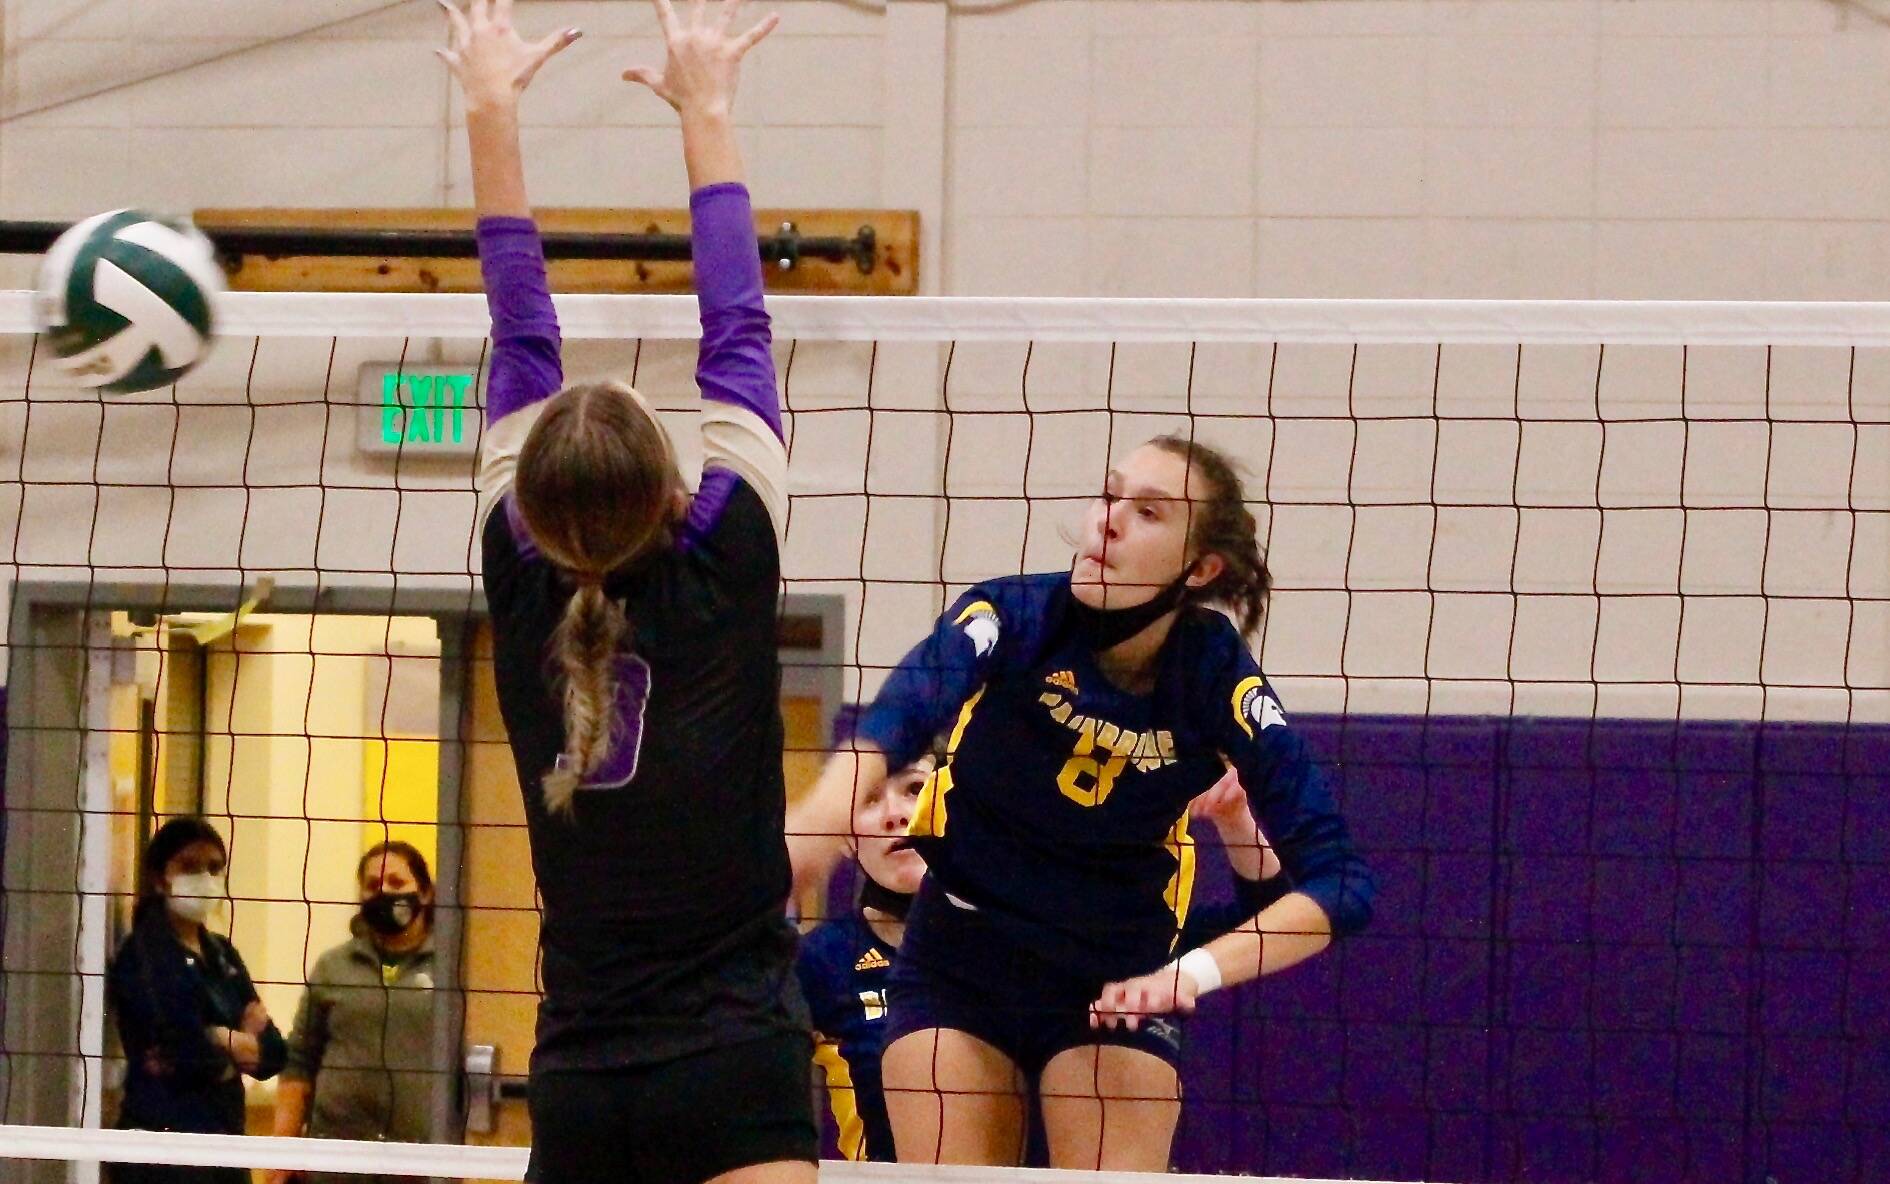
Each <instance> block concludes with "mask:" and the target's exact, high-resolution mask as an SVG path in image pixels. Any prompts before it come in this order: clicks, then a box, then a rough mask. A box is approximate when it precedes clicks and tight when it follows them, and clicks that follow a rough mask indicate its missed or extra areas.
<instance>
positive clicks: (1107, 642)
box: [1070, 563, 1194, 650]
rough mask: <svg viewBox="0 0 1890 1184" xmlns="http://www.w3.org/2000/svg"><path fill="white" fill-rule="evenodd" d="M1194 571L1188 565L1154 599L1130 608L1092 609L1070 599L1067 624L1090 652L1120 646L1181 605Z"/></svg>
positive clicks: (1192, 566) (1191, 566)
mask: <svg viewBox="0 0 1890 1184" xmlns="http://www.w3.org/2000/svg"><path fill="white" fill-rule="evenodd" d="M1193 571H1194V565H1193V564H1192V563H1191V564H1189V565H1188V566H1187V567H1185V568H1183V569H1182V572H1181V574H1180V575H1178V576H1176V577H1175V582H1174V583H1172V584H1170V585H1168V586H1167V587H1166V588H1163V589H1162V590H1161V591H1160V592H1157V593H1156V594H1155V596H1154V599H1152V600H1150V601H1149V602H1148V603H1147V604H1138V605H1136V606H1134V607H1133V608H1113V609H1100V608H1091V607H1089V606H1088V605H1087V604H1084V603H1083V602H1082V601H1080V600H1078V599H1076V598H1075V597H1074V596H1072V597H1071V598H1070V621H1071V622H1072V623H1073V624H1074V625H1075V626H1076V632H1077V635H1078V636H1080V637H1081V638H1082V639H1083V641H1084V643H1085V644H1086V645H1088V646H1089V648H1090V649H1092V650H1106V649H1108V648H1110V647H1111V646H1114V645H1120V644H1121V643H1122V642H1125V641H1127V640H1129V639H1130V638H1131V637H1134V636H1135V635H1136V634H1138V633H1140V632H1141V631H1142V630H1144V629H1146V628H1148V627H1149V626H1150V625H1153V624H1154V623H1155V622H1156V621H1158V620H1160V619H1161V618H1162V616H1163V615H1164V614H1166V613H1169V612H1172V611H1173V610H1174V609H1175V608H1176V607H1177V606H1178V605H1180V604H1181V599H1182V597H1184V596H1186V595H1187V594H1188V576H1189V574H1190V573H1191V572H1193Z"/></svg>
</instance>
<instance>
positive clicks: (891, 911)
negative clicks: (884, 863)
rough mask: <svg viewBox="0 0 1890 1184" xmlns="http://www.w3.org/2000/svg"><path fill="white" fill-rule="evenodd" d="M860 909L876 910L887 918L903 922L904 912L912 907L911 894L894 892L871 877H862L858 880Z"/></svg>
mask: <svg viewBox="0 0 1890 1184" xmlns="http://www.w3.org/2000/svg"><path fill="white" fill-rule="evenodd" d="M860 907H861V908H863V909H878V910H879V911H880V912H882V913H885V914H886V915H887V916H889V917H893V918H896V919H898V920H900V921H903V920H905V919H906V911H907V910H908V909H910V908H911V907H912V893H910V892H894V891H893V890H892V889H891V888H888V887H886V885H884V884H882V883H880V882H879V881H878V880H875V879H874V878H873V877H871V876H866V875H863V876H862V877H861V879H860Z"/></svg>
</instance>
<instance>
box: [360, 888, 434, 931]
mask: <svg viewBox="0 0 1890 1184" xmlns="http://www.w3.org/2000/svg"><path fill="white" fill-rule="evenodd" d="M419 915H420V894H419V893H418V892H376V893H375V894H374V895H373V896H370V897H368V898H367V899H366V900H364V901H362V902H361V919H362V920H363V921H366V922H367V924H368V928H369V929H372V930H373V931H374V932H376V933H378V934H380V935H381V936H382V937H393V936H394V935H395V934H398V933H404V932H405V931H406V929H407V926H409V925H411V924H413V919H414V918H415V917H418V916H419Z"/></svg>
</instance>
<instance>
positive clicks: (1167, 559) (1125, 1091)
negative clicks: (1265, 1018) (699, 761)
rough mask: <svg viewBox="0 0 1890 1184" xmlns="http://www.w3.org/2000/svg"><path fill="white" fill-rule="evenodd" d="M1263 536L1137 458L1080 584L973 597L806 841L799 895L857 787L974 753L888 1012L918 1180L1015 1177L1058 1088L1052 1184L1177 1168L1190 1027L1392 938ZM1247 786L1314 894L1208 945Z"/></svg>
mask: <svg viewBox="0 0 1890 1184" xmlns="http://www.w3.org/2000/svg"><path fill="white" fill-rule="evenodd" d="M1254 531H1255V528H1254V522H1253V517H1252V515H1251V514H1250V513H1249V512H1248V511H1247V509H1246V507H1245V498H1244V493H1243V491H1242V489H1241V484H1240V480H1239V478H1238V475H1237V474H1236V472H1235V471H1234V469H1233V467H1232V466H1231V464H1229V463H1228V461H1227V460H1226V459H1225V458H1224V457H1222V456H1221V455H1220V454H1219V453H1217V452H1215V451H1214V450H1212V449H1209V448H1207V447H1204V446H1202V445H1200V444H1198V443H1195V442H1193V441H1190V440H1185V439H1181V438H1177V437H1162V438H1159V439H1157V440H1154V441H1151V442H1150V443H1148V444H1146V445H1144V446H1143V447H1141V448H1138V449H1136V450H1135V451H1134V452H1132V453H1130V454H1129V455H1128V456H1127V457H1124V458H1123V459H1122V460H1121V461H1120V462H1119V463H1118V464H1117V466H1116V467H1115V468H1114V469H1112V470H1111V471H1110V473H1109V475H1108V478H1107V483H1106V486H1105V492H1104V494H1103V496H1102V497H1101V498H1099V499H1098V501H1097V502H1096V503H1095V506H1094V508H1093V509H1092V510H1091V512H1090V513H1089V514H1088V516H1087V518H1086V520H1085V524H1084V528H1083V538H1082V545H1081V552H1080V553H1079V555H1078V556H1077V558H1076V561H1075V563H1074V564H1073V566H1072V569H1071V570H1070V571H1069V572H1057V573H1052V574H1045V575H1030V576H1017V577H1010V578H1005V579H998V580H992V581H989V582H987V583H984V584H980V585H978V586H976V587H974V588H972V589H971V590H970V591H969V592H967V593H966V594H965V595H964V596H962V597H960V598H959V599H958V601H957V602H956V603H955V604H953V605H952V606H951V608H949V609H948V610H947V611H946V613H945V615H944V616H943V617H941V618H940V619H939V622H938V625H937V628H936V629H935V630H934V631H933V634H932V636H931V637H929V638H928V639H926V640H925V641H923V642H921V643H920V644H919V645H918V646H916V647H915V648H914V649H913V650H912V652H911V653H909V654H907V655H906V657H905V658H904V659H903V660H902V661H901V663H900V665H899V667H898V668H897V669H896V670H895V671H894V672H893V673H892V674H891V675H890V676H889V677H888V679H887V681H886V683H885V685H884V687H883V688H882V689H881V691H880V694H879V695H878V697H877V699H876V700H875V701H874V703H873V705H872V707H871V708H870V709H869V710H868V711H867V713H866V715H865V717H864V718H863V720H862V721H861V725H860V729H859V735H860V737H861V740H862V744H861V745H860V747H861V748H862V750H863V751H861V752H860V753H859V754H857V755H854V754H842V755H841V756H838V757H836V758H835V759H834V760H833V761H831V762H830V763H829V765H828V768H827V770H826V771H825V772H824V773H823V774H822V778H821V782H820V784H819V785H818V786H817V787H816V789H815V791H814V792H813V793H812V794H811V795H810V796H809V798H808V799H807V801H806V802H805V803H804V804H803V806H802V807H801V808H800V809H799V810H797V811H796V814H795V815H794V816H793V817H792V818H791V819H790V823H789V835H790V845H791V847H792V849H793V851H794V857H795V868H796V874H797V876H799V877H805V878H808V879H813V880H817V879H818V878H820V877H821V876H823V875H824V874H825V871H826V869H827V868H828V867H830V866H831V863H832V861H833V860H834V859H835V858H836V857H837V853H838V850H839V847H840V845H841V843H842V841H843V840H842V839H841V838H839V837H836V836H843V835H844V834H845V833H846V832H847V831H848V829H849V823H848V817H849V813H850V807H851V803H852V800H853V797H854V794H855V793H856V791H857V789H858V788H859V787H861V786H864V785H871V784H873V783H874V782H875V781H877V780H878V779H880V778H881V777H883V776H884V775H885V771H886V769H887V768H889V767H891V768H897V767H899V766H901V765H903V764H904V763H906V762H907V761H908V760H910V759H911V758H912V757H913V756H914V755H915V754H916V753H917V752H918V751H920V749H921V748H922V747H923V746H924V744H925V743H926V741H927V739H928V738H929V737H931V736H932V735H933V734H934V733H935V732H936V731H937V730H939V729H940V728H941V727H944V728H947V729H949V741H948V744H947V746H946V747H947V751H946V759H945V762H944V763H943V765H941V767H940V768H939V769H938V770H937V771H936V772H935V773H934V774H933V776H932V777H931V778H930V779H929V780H928V782H927V785H926V788H925V792H924V794H923V795H922V798H921V801H920V802H919V804H918V809H917V811H916V814H915V816H914V818H913V823H912V834H913V838H914V846H915V848H916V849H917V850H918V851H919V852H920V854H921V855H923V856H924V858H925V861H926V865H927V868H928V873H927V876H926V878H925V882H924V886H923V887H922V888H921V890H920V892H919V895H918V898H917V900H916V901H915V902H914V904H913V907H912V911H911V914H910V916H909V918H908V921H907V931H906V939H905V942H904V944H903V946H902V948H901V951H900V958H899V959H898V961H897V962H896V963H895V964H894V967H893V972H892V979H891V983H890V989H889V995H888V1024H889V1026H888V1031H887V1048H886V1053H885V1057H884V1061H883V1075H884V1084H885V1088H886V1092H887V1109H888V1113H889V1116H890V1118H891V1122H892V1127H893V1136H894V1141H895V1143H896V1145H897V1148H898V1152H899V1156H900V1158H901V1159H902V1160H910V1161H922V1162H958V1163H991V1164H1001V1163H1014V1162H1016V1159H1017V1155H1018V1151H1019V1148H1020V1146H1021V1132H1022V1130H1023V1126H1024V1115H1023V1111H1022V1105H1021V1101H1020V1097H1021V1093H1022V1089H1021V1086H1022V1084H1023V1083H1024V1082H1026V1081H1028V1080H1034V1081H1035V1082H1036V1084H1037V1087H1038V1090H1039V1092H1040V1093H1041V1096H1042V1100H1043V1111H1044V1124H1045V1128H1046V1133H1047V1136H1048V1140H1049V1147H1050V1158H1051V1162H1052V1166H1057V1167H1090V1168H1097V1167H1101V1168H1110V1169H1120V1170H1144V1171H1160V1170H1163V1169H1165V1168H1166V1167H1167V1163H1168V1153H1169V1146H1170V1143H1171V1142H1172V1139H1173V1134H1174V1127H1175V1121H1176V1118H1177V1117H1178V1115H1179V1110H1180V1087H1179V1079H1178V1077H1177V1074H1176V1071H1175V1061H1176V1058H1177V1056H1178V1053H1179V1029H1178V1027H1177V1025H1176V1024H1175V1023H1174V1022H1173V1020H1172V1019H1171V1017H1172V1016H1174V1015H1176V1014H1180V1013H1186V1012H1188V1011H1190V1010H1192V1008H1193V1006H1194V1001H1195V1000H1196V999H1197V998H1198V997H1199V996H1200V995H1202V994H1204V993H1206V992H1207V991H1211V990H1214V989H1216V988H1218V987H1220V986H1222V985H1231V984H1235V983H1240V982H1245V981H1247V980H1250V979H1253V978H1256V977H1258V976H1260V975H1263V974H1270V973H1274V972H1276V971H1279V970H1283V969H1285V968H1287V967H1289V966H1292V965H1294V964H1296V963H1298V962H1301V961H1303V960H1305V959H1306V958H1309V957H1311V956H1313V955H1314V954H1317V953H1318V952H1320V951H1321V950H1323V949H1324V948H1325V947H1326V946H1327V945H1328V944H1329V943H1330V942H1331V940H1332V939H1333V937H1334V936H1336V935H1340V934H1346V933H1351V932H1354V931H1356V930H1358V929H1359V928H1361V927H1363V926H1364V925H1365V924H1366V923H1367V921H1368V920H1369V918H1370V915H1371V899H1372V893H1373V883H1372V878H1371V875H1370V872H1369V871H1368V870H1367V869H1366V867H1365V865H1364V863H1363V862H1362V861H1361V860H1360V859H1359V857H1358V855H1357V854H1356V852H1355V851H1354V850H1353V847H1352V843H1351V839H1350V837H1349V835H1348V832H1347V830H1346V827H1345V823H1344V821H1343V820H1342V819H1341V818H1340V816H1339V814H1338V811H1337V809H1336V807H1335V805H1334V803H1333V800H1332V796H1331V794H1330V793H1329V791H1328V790H1327V788H1326V785H1325V783H1324V781H1323V779H1322V777H1321V775H1320V773H1319V771H1318V768H1317V766H1316V765H1315V764H1314V763H1313V760H1312V758H1311V755H1310V754H1309V753H1308V752H1307V751H1306V749H1305V746H1304V745H1303V743H1302V742H1301V741H1300V739H1299V737H1298V736H1297V735H1296V734H1295V733H1294V732H1293V730H1292V729H1291V727H1290V726H1289V725H1288V724H1287V722H1286V718H1285V714H1284V712H1283V710H1282V708H1281V706H1280V703H1279V699H1278V697H1277V695H1276V694H1275V693H1274V690H1273V688H1272V687H1271V686H1270V685H1269V684H1268V683H1267V682H1266V680H1265V678H1264V676H1263V675H1262V674H1261V672H1260V668H1259V666H1258V665H1257V664H1256V662H1255V661H1254V658H1253V656H1252V653H1251V651H1250V650H1249V648H1248V643H1247V637H1248V636H1250V635H1251V634H1252V633H1253V632H1254V631H1255V630H1256V629H1257V628H1258V626H1259V623H1260V619H1261V614H1262V612H1263V611H1264V605H1265V598H1266V594H1267V590H1268V586H1269V579H1268V575H1267V571H1266V566H1265V561H1264V559H1263V558H1262V556H1261V554H1260V551H1259V547H1258V545H1257V542H1256V540H1255V533H1254ZM1210 604H1220V605H1223V606H1225V607H1227V608H1228V609H1229V610H1231V612H1232V613H1233V616H1234V619H1235V620H1237V621H1238V625H1236V624H1235V623H1234V622H1233V621H1230V619H1229V618H1228V616H1225V615H1223V614H1222V613H1221V612H1218V611H1216V610H1215V609H1214V608H1211V607H1209V605H1210ZM1229 765H1231V766H1232V767H1233V769H1234V770H1235V771H1236V772H1237V773H1238V776H1239V779H1240V782H1241V784H1242V785H1243V786H1244V787H1245V788H1246V791H1247V793H1248V795H1249V797H1250V799H1251V802H1252V807H1253V811H1254V814H1255V815H1256V816H1257V818H1258V820H1259V823H1260V826H1261V828H1262V829H1263V830H1264V831H1265V833H1266V834H1267V835H1268V836H1269V837H1270V838H1271V840H1272V841H1273V844H1274V846H1275V849H1276V850H1277V852H1278V854H1279V858H1280V860H1281V862H1282V864H1283V865H1284V869H1285V871H1284V874H1285V876H1286V877H1287V880H1288V882H1289V883H1290V884H1291V886H1292V891H1291V892H1289V893H1287V894H1286V895H1284V896H1283V897H1281V898H1280V899H1279V900H1278V901H1275V902H1274V903H1272V904H1269V905H1267V906H1266V907H1265V908H1262V909H1259V910H1257V914H1256V915H1255V916H1254V917H1252V918H1250V919H1248V920H1246V921H1245V922H1244V923H1243V924H1242V925H1241V926H1239V927H1238V928H1237V929H1236V930H1235V931H1234V932H1232V933H1228V934H1225V935H1223V936H1220V937H1217V938H1215V939H1213V940H1212V941H1209V942H1208V943H1207V944H1206V945H1203V946H1193V947H1191V946H1190V945H1189V944H1188V943H1187V941H1186V940H1184V938H1185V937H1186V936H1187V934H1188V927H1187V922H1188V915H1189V912H1190V910H1191V905H1192V894H1193V887H1194V845H1193V839H1192V837H1191V836H1190V834H1189V831H1188V803H1189V802H1190V800H1192V799H1193V798H1194V797H1195V796H1196V795H1198V794H1200V793H1201V792H1202V791H1203V790H1205V789H1207V788H1208V787H1209V786H1211V785H1213V784H1214V783H1215V782H1216V781H1217V780H1218V779H1219V778H1220V777H1221V776H1222V775H1223V773H1224V771H1225V769H1226V767H1227V766H1229Z"/></svg>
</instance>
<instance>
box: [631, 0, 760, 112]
mask: <svg viewBox="0 0 1890 1184" xmlns="http://www.w3.org/2000/svg"><path fill="white" fill-rule="evenodd" d="M654 3H655V4H656V20H657V23H658V24H659V25H661V26H662V29H663V43H664V45H665V46H666V47H667V54H666V56H665V58H664V61H663V68H662V69H661V70H656V69H653V68H651V67H648V66H637V67H634V68H632V69H629V70H625V71H624V72H623V77H624V81H626V82H640V83H642V84H643V85H644V86H647V87H649V88H650V90H651V91H652V92H654V93H655V95H656V97H657V98H659V99H662V100H663V101H664V102H665V103H668V104H669V105H670V106H671V107H674V108H675V109H676V110H677V111H678V112H680V113H682V114H684V115H692V114H693V115H709V116H726V115H728V113H729V110H730V108H731V107H733V106H734V103H735V84H736V81H737V80H738V78H739V77H740V74H741V64H742V57H743V55H745V54H746V53H747V52H748V51H749V50H751V49H753V48H754V47H755V46H756V44H758V43H759V42H760V41H761V39H762V38H763V37H766V36H767V35H768V34H769V33H772V32H774V27H775V26H776V25H778V24H780V23H781V18H780V16H779V15H778V14H776V13H769V14H768V15H767V16H764V17H762V18H761V19H760V20H759V21H756V22H755V23H754V24H753V25H752V26H750V27H749V28H748V30H747V31H746V32H742V33H737V32H736V31H735V25H736V21H737V18H738V17H740V15H741V11H742V9H743V8H744V7H745V6H746V3H747V0H721V2H720V3H719V4H717V5H716V7H715V11H714V12H711V11H710V10H709V5H708V4H707V2H706V0H687V7H688V12H687V14H686V15H678V14H677V12H676V8H675V6H674V5H673V4H671V3H670V0H654Z"/></svg>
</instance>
